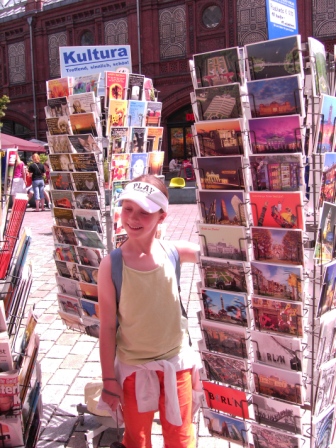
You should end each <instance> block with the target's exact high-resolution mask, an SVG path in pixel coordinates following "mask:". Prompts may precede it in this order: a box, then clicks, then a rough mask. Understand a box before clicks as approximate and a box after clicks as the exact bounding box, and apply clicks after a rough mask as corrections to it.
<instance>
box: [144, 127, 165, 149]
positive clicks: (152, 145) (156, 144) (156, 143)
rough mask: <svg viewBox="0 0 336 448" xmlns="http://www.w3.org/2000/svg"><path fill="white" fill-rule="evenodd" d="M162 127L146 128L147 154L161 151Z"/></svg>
mask: <svg viewBox="0 0 336 448" xmlns="http://www.w3.org/2000/svg"><path fill="white" fill-rule="evenodd" d="M162 136H163V127H160V126H159V127H155V126H148V128H147V152H151V151H161V146H162Z"/></svg>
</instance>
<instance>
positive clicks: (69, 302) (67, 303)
mask: <svg viewBox="0 0 336 448" xmlns="http://www.w3.org/2000/svg"><path fill="white" fill-rule="evenodd" d="M57 300H58V305H59V307H60V309H61V310H62V311H63V312H64V313H67V314H71V315H74V316H78V317H81V316H82V312H81V307H80V304H79V299H78V298H75V297H71V296H68V295H66V294H61V293H60V294H57Z"/></svg>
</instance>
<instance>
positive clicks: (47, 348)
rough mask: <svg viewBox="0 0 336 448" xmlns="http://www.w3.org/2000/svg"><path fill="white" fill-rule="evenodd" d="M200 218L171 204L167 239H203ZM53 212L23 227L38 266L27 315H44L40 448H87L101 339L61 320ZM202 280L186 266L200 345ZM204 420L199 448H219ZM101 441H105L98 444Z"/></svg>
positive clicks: (107, 440) (185, 294) (185, 296)
mask: <svg viewBox="0 0 336 448" xmlns="http://www.w3.org/2000/svg"><path fill="white" fill-rule="evenodd" d="M197 218H198V212H197V206H196V205H195V204H183V205H170V209H169V214H168V216H167V218H166V221H165V222H166V223H167V225H168V226H167V233H166V239H171V240H180V239H185V240H189V241H195V242H197V241H198V236H197V234H196V226H195V222H196V220H197ZM52 224H53V220H52V217H51V212H50V211H46V212H43V213H33V211H32V210H31V209H29V208H28V209H27V213H26V215H25V218H24V222H23V226H28V227H31V229H32V244H31V246H30V249H29V256H28V260H29V261H31V262H32V264H33V284H32V289H31V293H30V296H29V299H28V305H27V311H28V309H29V307H30V306H32V305H34V306H35V310H36V312H37V313H38V314H39V315H40V318H39V321H38V324H37V332H38V334H39V336H40V351H39V361H40V363H41V368H42V400H43V411H44V416H43V420H42V428H41V432H40V439H39V442H38V445H37V446H38V447H39V448H41V447H43V448H44V447H48V448H57V447H69V448H86V442H85V436H84V433H85V432H86V431H88V430H92V429H94V428H97V427H98V426H100V425H99V423H98V422H97V420H96V418H95V417H94V416H91V415H88V414H85V417H84V425H81V424H80V422H79V418H78V413H77V405H78V404H80V403H84V399H83V398H84V386H85V384H86V383H87V382H89V381H91V379H93V378H95V377H99V376H100V364H99V353H98V341H97V339H95V338H93V337H90V336H87V335H85V334H80V333H78V332H75V331H73V330H68V329H67V328H66V327H65V326H64V325H63V323H62V321H61V319H60V318H59V316H58V312H57V311H58V305H57V286H56V281H55V272H56V269H55V263H54V260H53V250H54V242H53V238H52V232H51V226H52ZM198 280H199V273H198V268H197V266H194V265H192V264H185V265H183V267H182V273H181V288H182V300H183V303H184V305H185V307H186V309H187V312H188V316H189V326H190V333H191V337H192V340H193V343H194V346H195V347H197V341H198V340H199V339H200V338H201V333H200V329H199V326H198V322H197V317H196V313H197V311H199V309H200V308H199V301H198V296H197V292H196V282H197V281H198ZM202 420H203V419H202V418H198V421H197V423H196V425H195V429H196V433H197V447H198V448H205V447H207V448H208V447H217V446H220V445H221V444H223V441H222V440H220V439H214V438H212V437H209V433H208V431H207V429H206V428H205V427H204V424H203V421H202ZM99 439H100V440H99ZM152 439H153V447H154V448H161V447H163V439H162V433H161V427H160V424H159V422H158V421H157V420H156V421H155V424H154V425H153V436H152ZM115 440H116V430H114V429H108V430H107V431H105V433H103V435H102V437H100V436H98V437H97V438H96V439H95V441H94V447H109V446H110V444H111V443H112V442H113V441H115ZM222 446H223V445H222Z"/></svg>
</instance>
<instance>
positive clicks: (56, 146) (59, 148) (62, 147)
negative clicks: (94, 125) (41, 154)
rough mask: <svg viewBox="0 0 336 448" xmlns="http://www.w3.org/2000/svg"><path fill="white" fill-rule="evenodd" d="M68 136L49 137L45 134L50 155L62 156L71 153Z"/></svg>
mask: <svg viewBox="0 0 336 448" xmlns="http://www.w3.org/2000/svg"><path fill="white" fill-rule="evenodd" d="M68 137H72V136H68V135H51V134H49V133H47V140H48V146H49V150H50V154H62V153H70V152H73V149H72V146H71V144H70V141H69V138H68Z"/></svg>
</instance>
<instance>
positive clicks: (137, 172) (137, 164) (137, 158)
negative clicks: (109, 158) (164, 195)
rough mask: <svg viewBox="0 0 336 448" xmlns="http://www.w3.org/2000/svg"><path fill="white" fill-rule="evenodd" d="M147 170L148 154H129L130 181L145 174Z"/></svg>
mask: <svg viewBox="0 0 336 448" xmlns="http://www.w3.org/2000/svg"><path fill="white" fill-rule="evenodd" d="M147 170H148V154H147V153H133V154H131V161H130V169H129V177H130V180H132V179H135V178H136V177H139V176H142V175H143V174H147Z"/></svg>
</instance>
